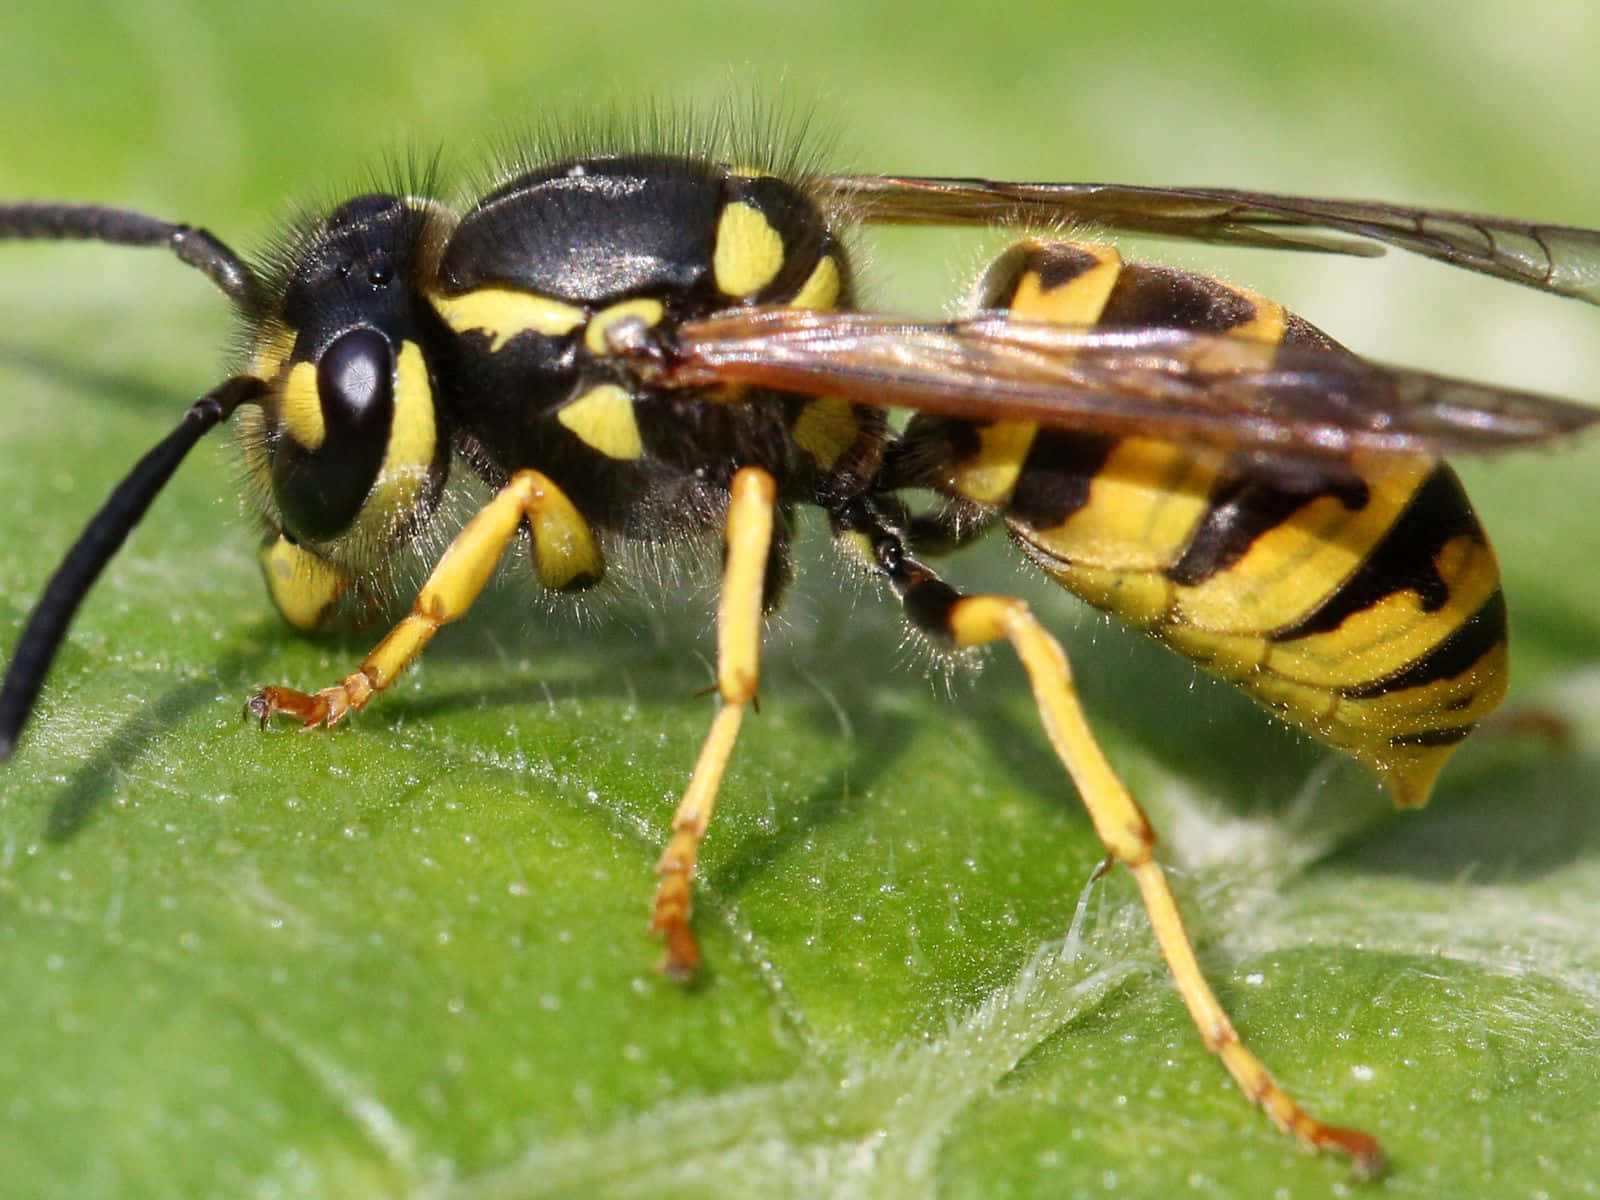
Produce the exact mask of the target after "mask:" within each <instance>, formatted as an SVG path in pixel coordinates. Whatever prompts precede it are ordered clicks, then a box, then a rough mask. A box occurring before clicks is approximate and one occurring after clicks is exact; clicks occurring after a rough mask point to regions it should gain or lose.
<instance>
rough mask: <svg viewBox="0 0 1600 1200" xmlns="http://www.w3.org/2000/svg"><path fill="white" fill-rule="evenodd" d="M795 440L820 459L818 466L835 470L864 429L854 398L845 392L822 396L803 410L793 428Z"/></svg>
mask: <svg viewBox="0 0 1600 1200" xmlns="http://www.w3.org/2000/svg"><path fill="white" fill-rule="evenodd" d="M790 432H791V433H792V434H793V435H794V440H795V443H796V444H797V445H798V446H799V447H800V448H801V449H802V450H804V451H805V452H806V453H807V454H809V455H811V457H812V458H813V459H815V460H816V464H817V466H819V467H821V468H822V469H823V470H824V471H831V470H832V469H833V464H834V463H836V462H838V461H839V456H840V455H842V454H843V453H844V452H845V451H846V450H848V449H850V447H851V446H853V445H855V441H856V438H857V437H858V436H859V435H860V433H861V427H860V426H859V425H857V424H856V416H855V413H854V412H852V411H851V409H850V402H849V401H848V400H846V399H844V398H843V397H841V396H819V397H818V398H817V399H815V400H812V401H811V402H810V403H809V404H807V405H806V406H805V407H804V408H802V409H801V410H800V415H799V416H798V417H796V418H795V422H794V427H793V429H792V430H791V431H790Z"/></svg>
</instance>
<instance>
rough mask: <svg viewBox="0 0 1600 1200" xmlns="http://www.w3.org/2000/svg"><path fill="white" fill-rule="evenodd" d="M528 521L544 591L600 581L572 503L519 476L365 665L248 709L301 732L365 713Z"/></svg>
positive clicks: (478, 588) (588, 536) (530, 476)
mask: <svg viewBox="0 0 1600 1200" xmlns="http://www.w3.org/2000/svg"><path fill="white" fill-rule="evenodd" d="M524 521H526V522H527V524H528V527H529V528H530V529H531V530H532V531H533V547H534V555H535V558H536V559H537V562H538V567H539V577H540V579H541V580H542V581H543V582H544V584H545V586H546V587H555V588H572V587H578V586H581V585H583V584H585V583H589V582H592V581H594V580H596V579H598V578H599V577H600V575H601V574H602V572H603V571H604V562H603V560H602V558H601V556H600V548H599V546H597V545H596V544H595V540H594V533H593V531H592V530H591V529H590V528H589V524H588V522H587V521H585V520H584V519H583V516H582V515H581V514H580V513H579V512H578V510H577V508H576V507H574V505H573V503H572V501H571V500H569V499H568V498H567V496H566V494H565V493H564V492H562V491H561V489H560V488H558V487H557V486H556V485H555V484H554V483H552V482H551V481H550V480H549V479H548V478H546V477H545V476H544V475H542V474H540V473H539V472H538V471H518V472H517V473H516V474H515V475H513V476H512V477H511V479H510V480H509V481H508V482H507V483H506V485H505V486H504V487H503V488H501V489H500V491H499V492H497V493H496V494H495V496H494V498H493V499H492V500H490V501H489V503H488V504H486V505H484V507H483V508H482V509H481V510H479V512H478V513H477V514H476V515H475V516H474V517H473V518H472V520H470V521H468V522H467V524H466V526H465V527H464V528H463V529H462V530H461V532H460V533H458V534H457V535H456V537H455V540H454V541H452V542H451V543H450V546H449V548H448V549H446V550H445V552H444V555H443V557H441V558H440V559H439V561H438V563H437V564H435V566H434V568H433V571H432V572H431V573H430V574H429V576H428V580H427V582H426V583H424V584H423V585H422V590H421V591H420V592H418V593H417V598H416V601H415V602H414V603H413V604H412V606H411V612H410V613H409V614H407V615H406V616H405V617H404V618H403V619H402V620H401V621H400V623H399V624H397V625H396V626H395V627H394V628H393V629H391V630H390V631H389V633H388V634H387V635H386V636H385V637H384V639H383V640H382V641H381V642H379V643H378V644H377V646H375V647H374V648H373V650H372V653H370V654H368V655H367V657H366V658H365V659H363V660H362V662H361V665H360V666H359V667H357V668H356V669H355V670H354V671H352V672H351V673H350V674H349V675H346V676H345V677H344V678H343V679H342V680H340V681H339V682H338V683H336V684H334V685H333V686H332V687H327V688H323V689H322V690H321V691H318V692H301V691H297V690H295V689H294V688H287V687H266V688H262V689H261V691H259V692H257V693H256V694H255V695H254V696H252V697H251V698H250V700H249V703H248V704H247V705H246V711H248V712H249V713H250V715H252V716H254V717H256V718H257V719H258V720H259V721H260V722H261V723H262V724H263V725H265V724H266V723H267V722H268V721H269V720H271V719H272V717H273V715H274V714H276V713H283V714H285V715H287V716H291V717H295V718H298V719H299V720H300V721H301V722H302V725H303V728H306V729H315V728H317V727H318V726H323V725H336V724H338V723H339V722H340V721H342V720H343V719H344V718H345V717H347V716H348V715H349V714H350V713H352V712H357V711H359V710H360V709H362V708H364V707H365V706H366V705H367V702H368V701H370V700H371V699H372V697H373V696H375V695H377V694H378V693H379V692H381V691H383V690H384V689H385V688H387V687H388V686H389V685H390V684H391V683H393V682H394V680H395V678H396V677H397V676H398V675H399V674H400V672H401V671H403V670H405V668H406V667H407V666H408V665H409V664H410V663H411V662H412V661H413V660H414V659H415V658H416V657H417V656H418V655H419V654H421V653H422V648H423V647H424V646H425V645H427V644H428V640H429V639H430V638H432V637H433V635H434V634H435V633H437V632H438V631H439V629H440V627H442V626H444V625H446V624H448V623H449V622H451V621H454V620H457V619H458V618H460V617H462V616H464V615H465V614H466V612H467V610H468V609H469V608H471V607H472V604H473V601H475V600H476V599H477V598H478V596H479V594H480V593H481V592H482V591H483V588H484V585H485V584H486V583H488V581H489V576H490V575H492V574H493V573H494V569H495V567H496V566H497V565H498V564H499V562H500V558H501V556H502V555H503V554H504V553H505V549H506V546H507V545H508V544H509V543H510V541H511V539H512V538H513V537H514V536H515V535H516V532H517V528H518V526H520V525H521V524H522V523H523V522H524Z"/></svg>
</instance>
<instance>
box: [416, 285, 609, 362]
mask: <svg viewBox="0 0 1600 1200" xmlns="http://www.w3.org/2000/svg"><path fill="white" fill-rule="evenodd" d="M428 299H429V300H430V301H431V302H432V303H433V307H434V310H435V311H436V312H437V313H438V314H439V316H440V317H442V318H443V319H444V323H445V324H446V325H448V326H450V328H451V329H453V330H455V331H456V332H457V333H468V332H473V331H476V332H479V333H486V334H488V335H489V338H490V341H489V349H490V351H491V352H493V351H498V350H501V349H504V347H505V345H506V343H507V342H509V341H510V340H511V339H512V338H514V337H516V336H517V335H518V334H519V333H530V332H531V333H540V334H543V335H544V336H546V337H561V336H562V335H564V334H568V333H571V332H572V331H573V330H574V329H576V328H577V327H578V326H579V325H582V324H583V322H584V320H585V318H586V316H587V314H586V313H585V312H584V311H583V309H581V308H577V307H575V306H573V305H571V304H564V303H562V302H561V301H560V300H552V299H551V298H550V297H549V296H540V295H537V294H535V293H533V292H521V291H517V290H515V289H513V288H501V287H483V288H476V289H474V290H473V291H470V292H463V293H462V294H461V295H459V296H441V295H437V294H434V295H430V296H429V297H428Z"/></svg>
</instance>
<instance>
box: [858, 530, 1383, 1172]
mask: <svg viewBox="0 0 1600 1200" xmlns="http://www.w3.org/2000/svg"><path fill="white" fill-rule="evenodd" d="M833 521H834V528H835V532H836V534H837V535H838V536H839V537H840V538H841V540H843V541H845V542H846V543H848V544H850V545H851V546H852V548H853V549H854V550H855V551H856V552H857V553H859V554H861V555H863V556H865V557H866V558H867V559H868V561H869V562H870V563H871V564H872V566H873V567H874V569H875V570H877V571H878V572H879V573H881V574H882V575H884V576H885V577H886V578H887V579H888V581H889V584H890V586H891V587H892V588H893V589H894V591H895V594H896V595H897V596H898V597H899V598H900V602H901V604H902V606H903V607H904V609H905V613H906V616H907V618H908V619H909V620H910V621H911V623H912V624H913V625H915V626H916V627H917V628H918V629H919V630H920V631H922V632H923V633H925V634H927V635H928V636H930V637H932V638H934V639H935V640H937V641H939V642H942V643H943V644H945V645H948V646H955V647H958V648H966V647H972V646H983V645H987V644H989V643H991V642H997V641H1001V640H1005V641H1008V642H1010V643H1011V646H1012V648H1013V649H1014V650H1015V651H1016V654H1017V657H1018V658H1019V659H1020V660H1021V662H1022V666H1023V668H1024V670H1025V671H1026V672H1027V675H1028V679H1029V682H1030V684H1031V685H1032V688H1033V696H1034V702H1035V704H1036V705H1037V707H1038V710H1039V719H1040V721H1041V722H1042V723H1043V725H1044V730H1045V734H1046V736H1047V737H1048V738H1049V739H1050V744H1051V746H1052V747H1054V749H1055V752H1056V755H1057V757H1059V758H1060V759H1061V762H1062V765H1064V766H1065V767H1066V769H1067V773H1068V774H1069V775H1071V776H1072V781H1073V783H1074V784H1076V785H1077V789H1078V794H1079V795H1080V796H1081V797H1082V799H1083V805H1084V807H1085V808H1086V809H1087V810H1088V813H1089V819H1090V821H1091V822H1093V824H1094V828H1095V832H1096V833H1097V834H1098V835H1099V837H1100V840H1101V842H1102V843H1104V845H1105V848H1106V851H1107V852H1108V854H1109V855H1110V857H1111V858H1112V859H1113V860H1115V861H1116V862H1119V863H1121V864H1123V865H1124V866H1125V867H1127V868H1128V870H1129V871H1130V872H1132V874H1133V877H1134V880H1135V881H1136V882H1137V883H1138V885H1139V892H1140V895H1141V897H1142V898H1143V900H1144V906H1145V912H1146V914H1147V915H1148V917H1149V920H1150V928H1151V930H1152V932H1153V933H1154V934H1155V938H1156V943H1157V945H1158V946H1159V947H1160V949H1161V956H1162V958H1163V959H1165V961H1166V964H1167V968H1168V970H1169V971H1170V972H1171V974H1172V979H1173V982H1174V983H1175V984H1176V985H1177V988H1178V993H1179V995H1180V996H1182V997H1183V1002H1184V1004H1185V1005H1186V1006H1187V1007H1188V1009H1189V1015H1190V1017H1192V1018H1193V1020H1194V1023H1195V1025H1196V1027H1197V1028H1198V1029H1199V1031H1200V1036H1201V1038H1202V1039H1203V1040H1204V1042H1205V1045H1206V1048H1207V1049H1209V1050H1210V1051H1211V1052H1212V1053H1213V1054H1215V1055H1217V1056H1218V1057H1219V1058H1220V1059H1221V1060H1222V1063H1223V1065H1224V1066H1225V1067H1227V1069H1228V1072H1229V1074H1231V1075H1232V1076H1233V1078H1234V1080H1235V1081H1236V1082H1237V1083H1238V1085H1239V1087H1240V1089H1241V1090H1243V1092H1244V1093H1245V1095H1246V1096H1248V1097H1249V1098H1250V1100H1251V1101H1252V1102H1254V1103H1256V1104H1259V1105H1260V1106H1261V1107H1262V1108H1263V1109H1265V1110H1266V1112H1267V1115H1268V1116H1269V1117H1270V1118H1271V1119H1272V1122H1273V1124H1275V1125H1276V1126H1277V1127H1278V1128H1279V1129H1281V1130H1283V1131H1284V1132H1286V1133H1290V1134H1293V1135H1294V1136H1295V1137H1297V1138H1299V1139H1300V1141H1302V1142H1303V1143H1304V1144H1305V1145H1307V1146H1309V1147H1311V1148H1312V1149H1315V1150H1333V1151H1337V1152H1339V1153H1342V1154H1345V1155H1348V1156H1349V1158H1350V1160H1351V1162H1352V1163H1353V1165H1354V1168H1355V1171H1356V1173H1357V1174H1358V1175H1359V1176H1361V1177H1363V1178H1366V1177H1370V1176H1373V1175H1376V1174H1378V1173H1379V1172H1380V1171H1381V1170H1382V1169H1383V1150H1382V1148H1381V1147H1380V1146H1379V1144H1378V1142H1377V1140H1376V1139H1375V1138H1373V1137H1372V1136H1371V1135H1370V1134H1366V1133H1363V1132H1361V1131H1359V1130H1355V1129H1344V1128H1340V1127H1339V1126H1336V1125H1328V1124H1325V1123H1324V1122H1322V1121H1319V1120H1318V1119H1317V1118H1316V1117H1314V1116H1312V1115H1311V1114H1310V1113H1308V1112H1306V1110H1305V1109H1303V1108H1301V1107H1300V1105H1299V1104H1298V1103H1297V1102H1296V1101H1295V1099H1294V1098H1293V1097H1292V1096H1290V1095H1289V1094H1288V1093H1287V1092H1286V1091H1284V1089H1283V1088H1282V1087H1280V1086H1279V1085H1278V1083H1277V1081H1276V1080H1274V1079H1273V1077H1272V1075H1271V1074H1270V1073H1269V1072H1268V1071H1267V1069H1266V1067H1264V1066H1263V1065H1262V1063H1261V1061H1260V1059H1258V1058H1256V1056H1255V1055H1254V1054H1253V1053H1251V1051H1250V1050H1249V1049H1248V1048H1247V1047H1246V1046H1245V1045H1244V1043H1243V1042H1241V1041H1240V1040H1239V1035H1238V1033H1237V1032H1236V1031H1235V1029H1234V1027H1233V1023H1232V1022H1231V1021H1230V1020H1229V1019H1228V1015H1227V1013H1226V1012H1225V1011H1223V1008H1222V1005H1221V1003H1220V1002H1219V1001H1218V1000H1217V998H1216V995H1215V994H1214V993H1213V992H1212V990H1211V987H1210V985H1209V984H1207V983H1206V980H1205V977H1204V975H1202V974H1201V971H1200V964H1199V962H1198V961H1197V959H1196V958H1195V952H1194V946H1193V944H1192V943H1191V942H1190V940H1189V935H1188V933H1187V932H1186V931H1185V929H1184V927H1183V919H1182V917H1181V916H1180V915H1179V912H1178V905H1177V900H1176V898H1175V897H1174V896H1173V894H1172V890H1171V888H1169V887H1168V886H1167V879H1166V876H1165V874H1164V873H1163V872H1162V869H1161V865H1160V864H1159V863H1158V862H1156V860H1155V858H1154V856H1153V853H1152V851H1153V850H1154V847H1155V842H1156V835H1155V831H1154V830H1153V829H1152V828H1151V826H1150V822H1149V820H1148V819H1147V818H1146V817H1145V815H1144V812H1143V811H1142V810H1141V809H1140V808H1139V805H1138V803H1137V802H1136V801H1135V800H1134V799H1133V797H1132V796H1131V795H1130V794H1129V793H1128V790H1127V788H1126V787H1125V786H1124V785H1123V783H1122V780H1121V779H1120V778H1119V777H1118V775H1117V773H1116V771H1115V770H1114V769H1113V768H1112V766H1111V764H1110V762H1109V761H1107V759H1106V757H1105V754H1104V752H1103V751H1102V750H1101V749H1100V746H1099V743H1098V742H1097V741H1096V740H1095V737H1094V734H1093V732H1092V731H1091V730H1090V728H1089V724H1088V721H1087V718H1086V717H1085V714H1084V712H1083V707H1082V705H1081V704H1080V703H1079V700H1078V695H1077V691H1076V689H1075V688H1074V687H1073V683H1072V670H1071V667H1070V665H1069V664H1068V662H1067V657H1066V654H1065V652H1064V651H1063V650H1062V649H1061V645H1060V643H1058V642H1057V641H1056V639H1055V638H1054V637H1052V636H1051V635H1050V634H1049V633H1048V632H1047V631H1046V630H1045V628H1044V627H1043V626H1042V625H1041V624H1040V623H1039V621H1038V619H1037V618H1036V617H1034V615H1033V614H1032V613H1031V612H1030V611H1029V609H1028V606H1027V604H1026V603H1024V602H1023V601H1021V600H1018V599H1015V598H1013V597H1010V596H964V595H962V594H961V593H960V592H958V591H956V590H955V589H954V588H952V587H951V586H950V585H949V584H947V583H945V582H944V581H943V580H942V579H940V578H939V577H938V576H937V575H936V574H935V573H934V572H933V571H931V570H930V569H929V568H928V567H926V566H925V565H923V564H922V563H920V562H918V561H917V560H916V559H914V558H912V557H911V556H910V555H909V554H908V553H907V552H906V548H905V545H904V542H903V540H902V539H901V537H900V535H899V534H898V533H896V532H895V531H894V530H893V529H891V528H889V526H888V525H887V524H886V523H885V522H884V521H883V520H881V519H880V518H879V517H878V515H877V514H876V513H875V512H873V511H872V510H870V509H869V508H867V506H865V505H863V504H859V503H857V504H853V505H850V506H847V507H846V508H844V509H842V510H841V511H839V512H836V513H835V514H834V517H833Z"/></svg>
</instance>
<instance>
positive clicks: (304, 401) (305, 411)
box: [278, 362, 328, 450]
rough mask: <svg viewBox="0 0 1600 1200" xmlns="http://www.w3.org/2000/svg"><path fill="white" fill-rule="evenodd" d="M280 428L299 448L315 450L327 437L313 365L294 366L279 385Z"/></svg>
mask: <svg viewBox="0 0 1600 1200" xmlns="http://www.w3.org/2000/svg"><path fill="white" fill-rule="evenodd" d="M278 412H279V415H280V416H282V418H283V426H284V428H285V429H287V430H288V431H289V436H290V437H292V438H293V439H294V440H295V441H296V442H297V443H298V444H299V445H300V446H301V447H303V448H304V449H306V450H315V449H317V448H318V447H319V446H321V445H322V443H323V441H324V439H326V438H327V436H328V429H327V426H326V425H324V424H323V423H322V397H321V396H319V395H318V394H317V364H316V363H312V362H299V363H295V365H294V366H293V367H291V368H290V369H289V378H288V379H286V380H285V381H284V384H283V397H282V399H281V400H280V401H279V404H278Z"/></svg>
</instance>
